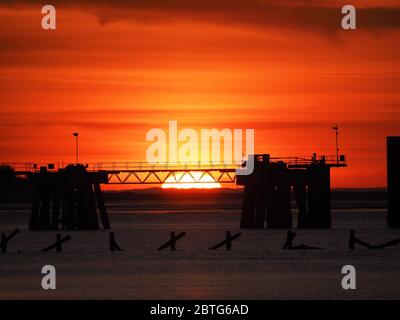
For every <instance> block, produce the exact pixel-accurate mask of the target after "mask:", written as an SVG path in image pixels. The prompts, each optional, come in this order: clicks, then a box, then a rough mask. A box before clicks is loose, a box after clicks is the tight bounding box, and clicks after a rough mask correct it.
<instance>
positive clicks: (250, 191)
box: [240, 186, 256, 228]
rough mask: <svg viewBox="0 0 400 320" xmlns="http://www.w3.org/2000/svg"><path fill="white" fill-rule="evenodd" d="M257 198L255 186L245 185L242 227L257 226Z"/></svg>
mask: <svg viewBox="0 0 400 320" xmlns="http://www.w3.org/2000/svg"><path fill="white" fill-rule="evenodd" d="M255 199H256V193H255V188H254V187H253V186H245V187H244V191H243V207H242V217H241V220H240V227H241V228H255V211H254V210H255Z"/></svg>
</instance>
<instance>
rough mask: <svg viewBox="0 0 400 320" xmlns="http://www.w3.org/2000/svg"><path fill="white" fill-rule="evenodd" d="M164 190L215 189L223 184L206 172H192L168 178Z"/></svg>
mask: <svg viewBox="0 0 400 320" xmlns="http://www.w3.org/2000/svg"><path fill="white" fill-rule="evenodd" d="M161 187H162V188H163V189H215V188H221V184H220V183H218V182H215V181H214V179H213V178H212V177H211V176H210V175H208V174H207V173H204V172H198V171H190V172H180V173H176V174H175V175H174V176H170V177H168V178H167V179H166V180H165V182H164V183H163V184H162V186H161Z"/></svg>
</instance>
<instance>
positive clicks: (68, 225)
mask: <svg viewBox="0 0 400 320" xmlns="http://www.w3.org/2000/svg"><path fill="white" fill-rule="evenodd" d="M31 179H32V180H33V183H34V186H35V187H34V188H35V190H34V197H33V202H32V212H31V218H30V221H29V229H30V230H58V229H59V224H60V223H61V228H62V229H63V230H95V229H98V228H99V223H98V214H97V208H99V211H100V218H101V221H102V224H103V227H104V228H105V229H109V228H110V223H109V220H108V215H107V211H106V208H105V205H104V201H103V197H102V194H101V189H100V185H99V184H100V183H104V182H107V174H106V173H102V172H88V171H87V170H86V168H85V166H83V165H80V164H78V165H70V166H67V167H66V168H65V169H60V170H59V171H58V172H47V170H45V168H43V169H42V170H41V171H40V172H39V173H37V174H34V175H33V176H32V177H31ZM50 208H51V213H50ZM60 209H61V219H60Z"/></svg>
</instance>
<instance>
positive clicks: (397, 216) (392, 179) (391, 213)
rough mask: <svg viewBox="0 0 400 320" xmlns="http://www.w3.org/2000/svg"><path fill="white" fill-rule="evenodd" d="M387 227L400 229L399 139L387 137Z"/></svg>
mask: <svg viewBox="0 0 400 320" xmlns="http://www.w3.org/2000/svg"><path fill="white" fill-rule="evenodd" d="M386 148H387V206H388V215H387V225H388V227H389V228H400V137H387V138H386Z"/></svg>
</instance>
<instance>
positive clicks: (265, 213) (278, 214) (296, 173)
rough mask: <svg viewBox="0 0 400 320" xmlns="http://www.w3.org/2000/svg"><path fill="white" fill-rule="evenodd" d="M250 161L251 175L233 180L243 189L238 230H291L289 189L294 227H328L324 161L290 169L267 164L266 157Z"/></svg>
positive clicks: (327, 168)
mask: <svg viewBox="0 0 400 320" xmlns="http://www.w3.org/2000/svg"><path fill="white" fill-rule="evenodd" d="M254 158H255V166H254V171H253V173H252V174H251V175H247V176H241V175H238V176H237V180H236V183H237V184H238V185H243V186H244V193H243V211H242V218H241V223H240V226H241V227H242V228H258V229H262V228H267V229H277V228H282V229H290V228H292V226H293V222H292V210H291V205H292V203H291V195H292V188H293V191H294V196H295V200H296V204H297V207H298V212H299V215H298V227H299V228H321V229H322V228H330V227H331V224H332V223H331V187H330V166H329V165H327V164H326V162H325V158H323V159H321V160H316V159H313V160H312V161H310V162H308V163H306V164H302V163H301V164H300V165H299V164H296V163H295V164H294V166H293V165H292V166H291V167H289V166H288V165H287V163H285V162H284V161H277V162H270V159H271V158H270V157H269V155H256V156H255V157H254Z"/></svg>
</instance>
